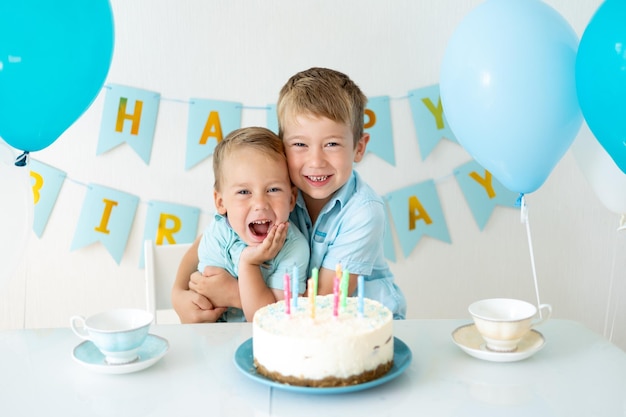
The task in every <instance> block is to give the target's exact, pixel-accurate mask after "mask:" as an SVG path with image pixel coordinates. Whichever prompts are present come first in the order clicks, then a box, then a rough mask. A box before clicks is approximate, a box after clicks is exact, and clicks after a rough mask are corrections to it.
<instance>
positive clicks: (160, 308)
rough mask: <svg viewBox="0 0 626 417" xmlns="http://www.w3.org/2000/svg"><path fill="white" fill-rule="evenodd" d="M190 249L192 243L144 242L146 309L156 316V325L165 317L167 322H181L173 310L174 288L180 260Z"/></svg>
mask: <svg viewBox="0 0 626 417" xmlns="http://www.w3.org/2000/svg"><path fill="white" fill-rule="evenodd" d="M190 247H191V243H177V244H174V245H155V244H154V242H153V241H152V240H146V241H144V246H143V248H144V265H145V276H146V307H147V310H148V311H149V312H151V313H152V314H154V318H155V322H156V323H159V322H162V321H163V318H164V317H168V320H167V321H179V320H178V316H177V315H176V313H175V312H174V311H173V308H172V296H171V294H172V286H173V285H174V281H175V279H176V271H177V270H178V265H179V264H180V260H181V259H182V258H183V255H184V254H185V252H187V250H188V249H189V248H190ZM164 310H167V312H165V311H164Z"/></svg>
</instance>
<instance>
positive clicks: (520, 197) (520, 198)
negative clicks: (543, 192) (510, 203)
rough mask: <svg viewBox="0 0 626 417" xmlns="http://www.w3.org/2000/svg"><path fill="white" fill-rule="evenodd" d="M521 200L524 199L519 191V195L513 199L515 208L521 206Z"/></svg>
mask: <svg viewBox="0 0 626 417" xmlns="http://www.w3.org/2000/svg"><path fill="white" fill-rule="evenodd" d="M523 200H524V193H519V196H517V200H515V207H517V208H520V207H522V201H523Z"/></svg>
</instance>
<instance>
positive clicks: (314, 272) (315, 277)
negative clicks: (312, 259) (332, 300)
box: [311, 268, 320, 296]
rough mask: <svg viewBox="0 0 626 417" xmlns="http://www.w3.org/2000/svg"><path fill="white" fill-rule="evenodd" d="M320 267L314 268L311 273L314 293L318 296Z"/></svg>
mask: <svg viewBox="0 0 626 417" xmlns="http://www.w3.org/2000/svg"><path fill="white" fill-rule="evenodd" d="M319 273H320V271H319V269H317V268H313V270H312V271H311V275H313V295H314V296H317V283H318V281H319Z"/></svg>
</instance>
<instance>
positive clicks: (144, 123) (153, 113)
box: [96, 84, 161, 165]
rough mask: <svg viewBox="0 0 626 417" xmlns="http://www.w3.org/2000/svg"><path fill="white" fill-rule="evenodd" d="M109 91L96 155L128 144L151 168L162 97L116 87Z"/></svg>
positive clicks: (128, 88) (110, 86)
mask: <svg viewBox="0 0 626 417" xmlns="http://www.w3.org/2000/svg"><path fill="white" fill-rule="evenodd" d="M106 88H107V93H106V97H105V99H104V111H103V113H102V122H101V125H100V138H99V140H98V149H97V151H96V155H100V154H103V153H105V152H107V151H109V150H111V149H113V148H115V147H116V146H118V145H120V144H122V143H124V142H127V143H128V144H129V145H130V147H131V148H133V149H134V150H135V152H137V154H138V155H139V156H140V157H141V159H143V161H144V162H145V163H146V165H148V164H150V156H151V154H152V144H153V143H154V130H155V128H156V121H157V115H158V112H159V103H160V101H161V95H160V94H159V93H155V92H153V91H146V90H140V89H138V88H132V87H125V86H121V85H115V84H110V85H107V86H106Z"/></svg>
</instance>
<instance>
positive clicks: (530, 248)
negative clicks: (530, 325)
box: [519, 194, 543, 318]
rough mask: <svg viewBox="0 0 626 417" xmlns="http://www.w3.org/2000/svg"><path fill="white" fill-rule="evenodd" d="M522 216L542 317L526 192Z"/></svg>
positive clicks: (521, 196)
mask: <svg viewBox="0 0 626 417" xmlns="http://www.w3.org/2000/svg"><path fill="white" fill-rule="evenodd" d="M519 201H520V217H521V221H522V223H525V224H526V236H528V250H529V251H530V265H531V267H532V270H533V281H534V283H535V296H536V297H537V309H538V310H539V317H540V318H542V315H543V313H542V310H541V308H539V307H540V306H541V300H540V299H539V285H538V284H537V270H536V268H535V255H534V251H533V240H532V238H531V236H530V221H529V220H528V208H527V207H526V199H525V198H524V194H520V197H519Z"/></svg>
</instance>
